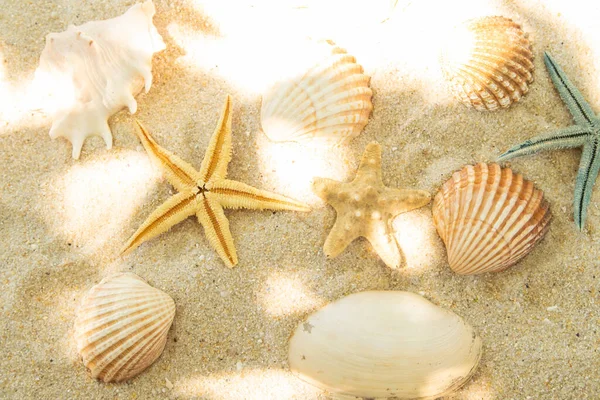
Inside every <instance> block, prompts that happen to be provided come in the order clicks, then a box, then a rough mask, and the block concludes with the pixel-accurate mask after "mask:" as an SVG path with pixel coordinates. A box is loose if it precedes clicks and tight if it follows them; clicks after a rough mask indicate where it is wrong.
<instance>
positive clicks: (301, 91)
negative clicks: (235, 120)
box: [261, 42, 373, 144]
mask: <svg viewBox="0 0 600 400" xmlns="http://www.w3.org/2000/svg"><path fill="white" fill-rule="evenodd" d="M322 45H323V46H327V50H326V53H327V55H326V56H325V57H324V58H323V59H322V60H320V62H318V63H317V64H316V65H313V66H312V67H311V68H309V69H308V71H306V72H305V73H303V74H301V75H300V76H299V77H297V78H293V79H288V80H283V81H280V82H277V83H276V84H275V85H274V86H273V87H272V88H271V89H270V90H269V91H268V92H267V93H266V94H265V95H264V96H263V100H262V109H261V124H262V130H263V131H264V132H265V134H266V135H267V136H268V137H269V139H271V140H272V141H275V142H285V141H294V142H302V141H306V140H314V141H316V142H323V143H326V144H338V143H340V142H343V141H345V140H347V139H350V138H353V137H355V136H356V135H358V134H359V133H360V132H361V131H362V130H363V128H364V127H365V125H366V124H367V122H368V120H369V115H370V114H371V110H372V109H373V104H372V103H371V96H372V95H373V92H372V91H371V89H369V79H370V78H369V77H368V76H367V75H364V74H363V68H362V66H360V65H359V64H357V63H356V59H355V58H354V57H353V56H351V55H349V54H347V53H346V50H344V49H341V48H339V47H336V46H335V45H333V44H332V43H330V42H328V43H323V44H322Z"/></svg>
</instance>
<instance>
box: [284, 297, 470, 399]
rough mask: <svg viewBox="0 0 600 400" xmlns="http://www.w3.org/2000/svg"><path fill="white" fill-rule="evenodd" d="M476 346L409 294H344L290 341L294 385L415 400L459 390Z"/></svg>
mask: <svg viewBox="0 0 600 400" xmlns="http://www.w3.org/2000/svg"><path fill="white" fill-rule="evenodd" d="M480 358H481V339H479V337H478V336H477V335H476V334H475V332H474V331H473V328H472V327H471V326H469V325H467V324H466V323H465V322H464V321H463V320H462V318H460V317H459V316H457V315H456V314H454V313H452V312H450V311H448V310H445V309H442V308H440V307H438V306H436V305H434V304H432V303H430V302H429V301H427V300H425V299H424V298H423V297H421V296H419V295H417V294H414V293H409V292H394V291H370V292H362V293H356V294H352V295H350V296H347V297H344V298H343V299H341V300H338V301H335V302H333V303H331V304H329V305H327V306H325V307H324V308H323V309H321V310H319V311H317V312H316V313H314V314H312V315H311V316H310V317H308V319H307V320H306V321H305V322H303V323H301V324H300V325H298V328H297V329H296V331H295V332H294V335H293V336H292V338H291V339H290V348H289V363H290V368H291V370H292V372H293V373H294V374H296V375H298V376H299V377H300V378H301V379H303V380H305V381H307V382H308V383H310V384H313V385H315V386H317V387H319V388H321V389H323V390H326V391H328V392H330V393H332V394H335V395H336V396H356V397H364V398H386V399H387V398H390V399H391V398H394V399H396V398H399V399H417V398H418V399H423V398H436V397H440V396H444V395H447V394H449V393H450V392H452V391H453V390H455V389H457V388H459V387H460V386H461V385H463V384H464V383H465V382H466V381H467V380H468V379H469V378H470V377H471V376H472V375H473V373H474V371H475V368H476V367H477V364H478V363H479V359H480Z"/></svg>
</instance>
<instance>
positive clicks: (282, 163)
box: [258, 133, 348, 205]
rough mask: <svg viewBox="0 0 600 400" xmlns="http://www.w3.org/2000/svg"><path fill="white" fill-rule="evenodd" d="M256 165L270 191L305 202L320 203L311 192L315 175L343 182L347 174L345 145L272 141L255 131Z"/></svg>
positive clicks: (309, 203) (310, 203)
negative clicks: (257, 135)
mask: <svg viewBox="0 0 600 400" xmlns="http://www.w3.org/2000/svg"><path fill="white" fill-rule="evenodd" d="M259 135H260V137H259V138H258V141H259V143H258V148H259V153H258V157H259V160H260V161H259V167H260V169H261V173H262V174H263V175H264V176H265V177H266V178H267V179H269V180H274V182H275V183H274V184H275V188H274V191H276V192H278V193H279V192H281V193H282V194H285V195H286V196H290V197H293V198H294V199H297V200H300V201H303V202H306V203H308V205H317V204H321V202H320V201H319V198H318V197H317V196H316V195H315V194H313V192H312V182H313V180H314V178H315V177H323V178H330V179H335V180H338V181H345V180H346V174H347V169H348V166H347V161H346V159H347V157H346V152H347V149H346V147H335V148H331V147H327V146H316V145H315V146H311V145H310V143H307V144H301V143H291V142H285V143H275V142H271V141H269V140H268V139H267V138H266V136H265V135H264V134H262V133H261V134H259Z"/></svg>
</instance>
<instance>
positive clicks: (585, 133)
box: [498, 125, 591, 161]
mask: <svg viewBox="0 0 600 400" xmlns="http://www.w3.org/2000/svg"><path fill="white" fill-rule="evenodd" d="M590 134H591V131H590V130H589V129H588V128H586V127H582V126H579V125H573V126H570V127H568V128H563V129H559V130H556V131H552V132H548V133H544V134H541V135H538V136H536V137H534V138H532V139H529V140H526V141H524V142H523V143H521V144H518V145H516V146H514V147H511V148H510V149H508V151H506V152H505V153H504V154H502V155H500V157H498V161H505V160H510V159H511V158H515V157H520V156H525V155H527V154H533V153H537V152H538V151H540V150H555V149H569V148H572V147H581V146H583V145H584V144H585V142H586V140H587V139H588V137H589V135H590Z"/></svg>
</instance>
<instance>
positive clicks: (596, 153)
mask: <svg viewBox="0 0 600 400" xmlns="http://www.w3.org/2000/svg"><path fill="white" fill-rule="evenodd" d="M599 170H600V146H599V143H598V141H597V140H594V141H593V142H591V143H589V144H587V145H586V146H585V147H584V148H583V152H582V154H581V161H580V162H579V172H578V173H577V183H576V184H575V198H574V200H573V206H574V212H575V224H576V225H577V228H579V230H581V229H583V227H584V226H585V218H586V215H587V208H588V205H589V203H590V199H591V197H592V190H593V188H594V183H595V182H596V177H597V176H598V171H599Z"/></svg>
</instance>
